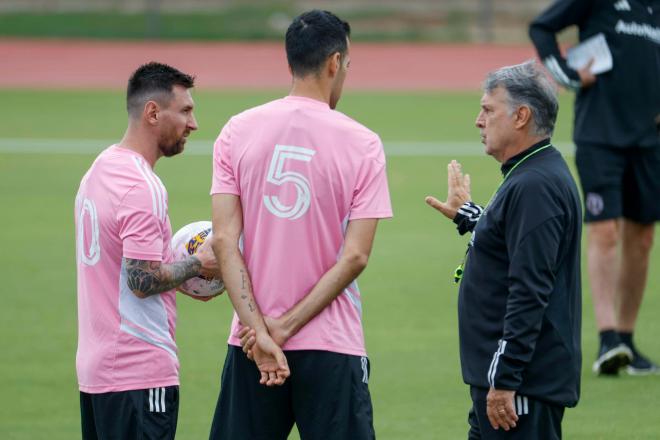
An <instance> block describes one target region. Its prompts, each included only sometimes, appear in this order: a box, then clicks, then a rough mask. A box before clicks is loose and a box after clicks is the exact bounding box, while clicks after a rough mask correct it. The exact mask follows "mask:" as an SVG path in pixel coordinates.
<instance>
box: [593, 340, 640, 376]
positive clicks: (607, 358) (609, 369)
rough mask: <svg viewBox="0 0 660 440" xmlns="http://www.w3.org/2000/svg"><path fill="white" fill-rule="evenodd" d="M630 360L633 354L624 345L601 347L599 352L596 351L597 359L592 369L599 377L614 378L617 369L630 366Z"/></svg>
mask: <svg viewBox="0 0 660 440" xmlns="http://www.w3.org/2000/svg"><path fill="white" fill-rule="evenodd" d="M632 360H633V352H632V350H631V349H630V348H628V347H627V346H626V345H625V344H618V345H615V346H607V345H601V346H600V350H598V358H597V359H596V362H594V366H593V368H592V369H593V371H594V373H596V374H598V375H599V376H600V375H607V376H616V375H618V374H619V369H621V368H623V367H625V366H626V365H628V364H630V363H631V362H632Z"/></svg>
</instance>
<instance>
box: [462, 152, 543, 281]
mask: <svg viewBox="0 0 660 440" xmlns="http://www.w3.org/2000/svg"><path fill="white" fill-rule="evenodd" d="M551 146H552V144H548V145H544V146H542V147H541V148H539V149H537V150H534V151H532V152H531V153H529V154H528V155H526V156H525V157H523V158H522V159H520V160H519V161H518V162H517V163H516V164H515V165H514V166H513V167H511V169H510V170H509V171H508V172H507V173H506V174H505V175H504V178H503V179H502V181H501V182H500V184H499V185H497V188H496V189H495V192H494V193H493V195H492V196H491V198H490V200H489V201H488V203H487V204H486V207H485V208H484V211H483V213H482V214H481V215H484V214H485V213H486V210H487V209H488V207H489V206H490V204H491V202H492V201H493V200H495V197H496V196H497V193H498V192H499V190H500V188H502V185H504V182H506V179H507V178H508V177H509V175H511V173H512V172H513V170H515V169H516V168H517V167H518V165H520V164H521V163H523V162H524V161H526V160H527V159H529V158H530V157H532V156H534V155H535V154H536V153H538V152H539V151H542V150H545V149H546V148H549V147H551ZM478 222H479V220H477V223H478ZM475 228H476V225H475ZM472 234H473V235H474V232H472ZM471 242H472V240H470V242H468V246H467V250H466V251H465V256H463V261H461V264H459V265H458V267H457V268H456V270H455V271H454V282H455V283H457V284H458V283H459V282H460V281H461V279H462V278H463V272H464V268H465V261H466V260H467V254H468V252H469V251H470V243H471Z"/></svg>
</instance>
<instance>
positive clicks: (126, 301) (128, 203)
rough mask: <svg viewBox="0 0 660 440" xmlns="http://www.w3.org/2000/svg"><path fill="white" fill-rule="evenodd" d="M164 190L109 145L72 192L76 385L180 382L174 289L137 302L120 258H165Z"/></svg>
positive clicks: (89, 388)
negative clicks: (74, 223) (76, 313)
mask: <svg viewBox="0 0 660 440" xmlns="http://www.w3.org/2000/svg"><path fill="white" fill-rule="evenodd" d="M167 205H168V201H167V191H166V190H165V187H164V186H163V183H162V182H161V181H160V179H159V178H158V176H156V174H154V172H153V170H152V169H151V166H150V165H149V164H148V163H147V161H146V160H145V159H144V158H143V157H142V156H141V155H140V154H138V153H136V152H133V151H131V150H126V149H123V148H119V147H117V146H111V147H109V148H108V149H106V150H105V151H103V152H102V153H101V154H100V155H99V156H98V157H97V158H96V160H95V161H94V164H93V165H92V166H91V168H90V169H89V171H87V174H85V176H84V177H83V179H82V181H81V183H80V189H79V190H78V195H77V196H76V211H75V218H76V242H77V252H76V255H77V266H78V353H77V356H76V367H77V370H78V384H79V386H80V390H81V391H83V392H86V393H105V392H110V391H125V390H134V389H146V388H154V387H165V386H170V385H178V383H179V360H178V357H177V348H176V344H175V342H174V328H175V325H176V296H175V291H174V290H172V291H169V292H166V293H162V294H159V295H153V296H151V297H149V298H146V299H140V298H138V297H136V296H135V294H134V293H133V292H132V291H131V290H130V289H129V288H128V284H127V280H126V269H125V268H124V267H123V266H122V257H126V258H132V259H139V260H149V261H163V262H171V260H172V251H171V250H170V240H171V238H172V229H171V226H170V220H169V217H168V212H167Z"/></svg>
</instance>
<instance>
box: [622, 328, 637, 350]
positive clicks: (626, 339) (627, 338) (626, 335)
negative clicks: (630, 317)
mask: <svg viewBox="0 0 660 440" xmlns="http://www.w3.org/2000/svg"><path fill="white" fill-rule="evenodd" d="M619 339H621V342H623V343H624V344H626V345H627V346H628V347H630V348H633V347H634V345H633V334H632V332H619Z"/></svg>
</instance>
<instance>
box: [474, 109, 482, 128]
mask: <svg viewBox="0 0 660 440" xmlns="http://www.w3.org/2000/svg"><path fill="white" fill-rule="evenodd" d="M474 125H476V126H477V128H483V127H484V118H483V112H479V114H478V115H477V120H476V121H474Z"/></svg>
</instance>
